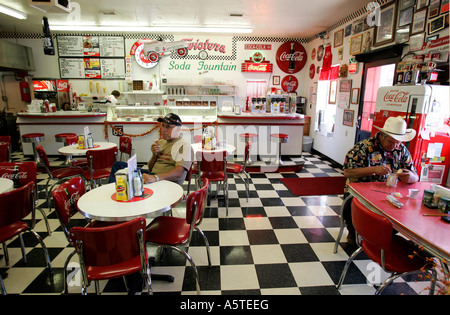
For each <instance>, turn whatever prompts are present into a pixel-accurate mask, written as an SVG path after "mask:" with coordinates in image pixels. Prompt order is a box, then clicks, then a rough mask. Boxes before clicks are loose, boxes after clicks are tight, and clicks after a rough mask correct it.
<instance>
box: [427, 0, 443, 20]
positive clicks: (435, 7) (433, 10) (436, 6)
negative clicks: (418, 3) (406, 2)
mask: <svg viewBox="0 0 450 315" xmlns="http://www.w3.org/2000/svg"><path fill="white" fill-rule="evenodd" d="M440 9H441V0H430V6H429V7H428V18H432V17H435V16H438V15H439V10H440Z"/></svg>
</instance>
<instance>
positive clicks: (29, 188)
mask: <svg viewBox="0 0 450 315" xmlns="http://www.w3.org/2000/svg"><path fill="white" fill-rule="evenodd" d="M34 190H35V185H34V183H33V182H29V183H28V184H26V185H25V186H22V187H19V188H16V189H14V190H11V191H8V192H5V193H2V194H0V204H1V205H7V206H3V207H2V209H1V210H0V243H2V247H3V251H4V254H5V261H6V264H9V255H8V248H7V246H6V241H7V240H10V239H12V238H13V237H15V236H19V239H20V245H21V247H22V257H23V261H24V262H25V263H27V256H26V254H25V244H24V242H23V238H22V233H23V232H26V231H28V232H31V233H32V234H33V235H34V237H36V239H37V240H38V241H39V243H40V245H41V247H42V249H43V250H44V254H45V261H46V262H47V265H48V269H49V271H50V273H51V274H52V275H53V269H52V265H51V264H50V256H49V254H48V250H47V247H46V246H45V243H44V241H43V240H42V238H41V237H40V236H39V234H37V233H36V232H35V231H34V230H33V228H34V224H35V222H36V213H35V211H36V206H35V191H34ZM29 214H31V218H32V220H31V225H30V224H28V223H27V222H25V221H24V218H25V217H27V216H28V215H29Z"/></svg>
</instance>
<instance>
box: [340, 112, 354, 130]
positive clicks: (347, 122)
mask: <svg viewBox="0 0 450 315" xmlns="http://www.w3.org/2000/svg"><path fill="white" fill-rule="evenodd" d="M354 116H355V111H354V110H353V109H344V119H343V122H342V124H343V125H344V126H349V127H353V118H354Z"/></svg>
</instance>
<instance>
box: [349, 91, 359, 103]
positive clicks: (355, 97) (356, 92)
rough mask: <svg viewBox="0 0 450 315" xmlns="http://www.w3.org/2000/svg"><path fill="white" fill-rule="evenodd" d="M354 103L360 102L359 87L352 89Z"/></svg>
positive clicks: (352, 101)
mask: <svg viewBox="0 0 450 315" xmlns="http://www.w3.org/2000/svg"><path fill="white" fill-rule="evenodd" d="M351 103H352V104H359V88H353V89H352V100H351Z"/></svg>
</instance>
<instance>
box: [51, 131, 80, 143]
mask: <svg viewBox="0 0 450 315" xmlns="http://www.w3.org/2000/svg"><path fill="white" fill-rule="evenodd" d="M74 136H75V137H76V136H77V134H76V133H71V132H65V133H58V134H56V135H55V141H56V142H64V143H66V141H67V140H66V138H67V137H74Z"/></svg>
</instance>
